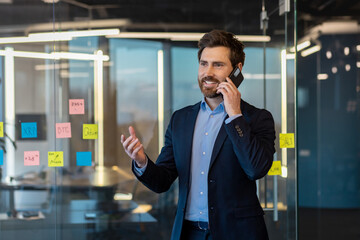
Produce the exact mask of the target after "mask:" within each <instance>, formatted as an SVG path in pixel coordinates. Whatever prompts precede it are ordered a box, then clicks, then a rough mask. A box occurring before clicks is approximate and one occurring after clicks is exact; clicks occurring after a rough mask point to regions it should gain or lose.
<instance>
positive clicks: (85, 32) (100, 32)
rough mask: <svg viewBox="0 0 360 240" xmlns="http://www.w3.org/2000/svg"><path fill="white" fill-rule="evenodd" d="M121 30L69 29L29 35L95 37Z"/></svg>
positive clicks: (35, 37)
mask: <svg viewBox="0 0 360 240" xmlns="http://www.w3.org/2000/svg"><path fill="white" fill-rule="evenodd" d="M119 33H120V30H119V29H117V28H110V29H99V30H82V31H68V32H45V33H31V34H29V37H31V38H34V39H42V38H48V37H53V38H55V37H94V36H106V35H116V34H119Z"/></svg>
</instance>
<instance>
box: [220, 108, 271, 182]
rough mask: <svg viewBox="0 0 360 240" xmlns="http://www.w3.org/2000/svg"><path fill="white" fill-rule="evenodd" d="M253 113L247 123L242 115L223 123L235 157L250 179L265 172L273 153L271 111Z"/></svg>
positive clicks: (254, 178)
mask: <svg viewBox="0 0 360 240" xmlns="http://www.w3.org/2000/svg"><path fill="white" fill-rule="evenodd" d="M255 115H256V116H253V117H252V120H251V121H250V122H249V123H248V122H247V121H246V120H245V118H244V117H243V116H242V117H238V118H236V119H234V120H233V121H231V122H230V123H228V124H225V129H226V131H227V134H228V136H229V138H230V140H231V142H232V143H233V146H234V152H235V154H236V156H237V159H238V161H239V162H240V165H241V167H242V168H243V170H244V172H245V173H246V175H247V176H248V178H249V179H251V180H256V179H259V178H262V177H263V176H265V175H266V174H267V172H268V171H269V169H270V168H271V165H272V162H273V155H274V153H275V126H274V119H273V117H272V115H271V113H270V112H268V111H266V110H264V109H262V110H259V111H258V112H257V113H256V114H255Z"/></svg>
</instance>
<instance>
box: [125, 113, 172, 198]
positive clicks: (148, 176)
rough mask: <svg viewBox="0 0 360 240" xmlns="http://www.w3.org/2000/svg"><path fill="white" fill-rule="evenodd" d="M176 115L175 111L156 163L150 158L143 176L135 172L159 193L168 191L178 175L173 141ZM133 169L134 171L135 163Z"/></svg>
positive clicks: (141, 180)
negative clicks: (173, 125) (173, 124)
mask: <svg viewBox="0 0 360 240" xmlns="http://www.w3.org/2000/svg"><path fill="white" fill-rule="evenodd" d="M174 115H175V113H174V114H173V116H172V118H171V120H170V123H169V126H168V128H167V130H166V134H165V145H164V147H163V148H162V149H161V153H160V155H159V157H158V159H157V161H156V164H155V163H154V162H152V161H151V159H150V158H148V164H147V167H146V169H145V172H144V173H143V174H142V175H141V176H138V175H137V174H135V176H136V177H137V178H138V179H139V181H140V182H142V183H143V184H144V185H145V186H146V187H148V188H149V189H150V190H152V191H154V192H157V193H162V192H165V191H167V190H168V189H169V188H170V186H171V184H172V183H173V182H174V181H175V179H176V178H177V176H178V172H177V169H176V165H175V159H174V152H173V142H172V123H173V118H174ZM132 170H133V172H134V163H133V166H132ZM134 173H135V172H134Z"/></svg>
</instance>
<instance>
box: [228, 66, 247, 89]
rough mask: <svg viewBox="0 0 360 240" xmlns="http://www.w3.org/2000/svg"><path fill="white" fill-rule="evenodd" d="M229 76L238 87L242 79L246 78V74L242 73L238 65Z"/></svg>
mask: <svg viewBox="0 0 360 240" xmlns="http://www.w3.org/2000/svg"><path fill="white" fill-rule="evenodd" d="M229 78H230V79H231V81H233V83H234V84H235V86H236V87H237V88H238V87H239V86H240V84H241V83H242V81H243V80H244V76H243V75H242V73H241V71H240V69H239V68H238V67H235V68H234V70H233V71H232V72H231V73H230V75H229Z"/></svg>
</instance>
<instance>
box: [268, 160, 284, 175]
mask: <svg viewBox="0 0 360 240" xmlns="http://www.w3.org/2000/svg"><path fill="white" fill-rule="evenodd" d="M268 175H281V161H273V163H272V166H271V168H270V170H269V172H268Z"/></svg>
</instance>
